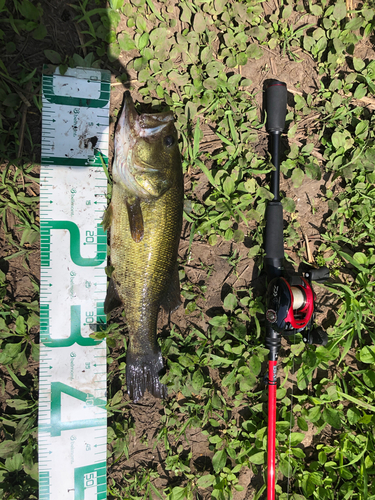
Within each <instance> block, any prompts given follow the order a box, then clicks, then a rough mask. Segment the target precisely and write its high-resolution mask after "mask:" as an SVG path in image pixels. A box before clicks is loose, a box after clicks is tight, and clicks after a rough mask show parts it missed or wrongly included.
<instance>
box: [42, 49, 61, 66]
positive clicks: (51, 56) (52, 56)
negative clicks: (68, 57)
mask: <svg viewBox="0 0 375 500" xmlns="http://www.w3.org/2000/svg"><path fill="white" fill-rule="evenodd" d="M44 55H45V56H46V58H47V59H48V60H49V61H51V63H52V64H60V63H61V62H62V59H61V55H60V54H59V53H58V52H56V51H55V50H52V49H46V50H45V51H44Z"/></svg>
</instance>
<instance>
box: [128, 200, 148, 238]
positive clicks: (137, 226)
mask: <svg viewBox="0 0 375 500" xmlns="http://www.w3.org/2000/svg"><path fill="white" fill-rule="evenodd" d="M126 208H127V210H128V217H129V225H130V232H131V235H132V238H133V240H134V241H135V242H136V243H139V242H140V241H142V238H143V234H144V226H143V215H142V209H141V202H140V200H139V198H134V200H132V201H131V202H130V200H128V199H127V200H126Z"/></svg>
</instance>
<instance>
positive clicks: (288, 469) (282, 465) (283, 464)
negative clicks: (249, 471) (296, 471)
mask: <svg viewBox="0 0 375 500" xmlns="http://www.w3.org/2000/svg"><path fill="white" fill-rule="evenodd" d="M249 460H250V459H249ZM279 469H280V471H281V473H282V474H284V476H286V477H291V476H292V474H293V467H292V464H291V463H290V462H289V461H288V460H285V459H282V460H280V462H279Z"/></svg>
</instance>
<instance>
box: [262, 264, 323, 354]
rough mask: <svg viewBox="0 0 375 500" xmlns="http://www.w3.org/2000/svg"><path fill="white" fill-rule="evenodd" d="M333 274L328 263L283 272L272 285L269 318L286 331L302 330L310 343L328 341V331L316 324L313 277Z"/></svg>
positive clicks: (319, 279)
mask: <svg viewBox="0 0 375 500" xmlns="http://www.w3.org/2000/svg"><path fill="white" fill-rule="evenodd" d="M328 278H329V270H328V268H327V267H321V268H319V269H311V270H309V271H308V272H306V273H305V274H304V277H300V276H279V277H277V278H274V279H273V280H272V281H271V282H270V283H269V285H268V290H267V309H266V322H267V324H268V326H270V327H271V328H272V329H273V330H274V331H276V332H278V333H280V334H282V335H285V336H286V335H293V334H295V333H302V335H303V341H304V342H306V343H307V344H319V345H326V344H327V341H328V338H327V334H326V332H325V331H324V330H323V329H322V328H320V327H317V328H313V322H314V309H315V307H314V305H315V301H316V295H315V293H314V290H313V288H312V285H311V281H316V282H320V283H323V282H324V281H326V280H327V279H328Z"/></svg>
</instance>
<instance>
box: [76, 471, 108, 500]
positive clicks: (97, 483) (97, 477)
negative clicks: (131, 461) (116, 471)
mask: <svg viewBox="0 0 375 500" xmlns="http://www.w3.org/2000/svg"><path fill="white" fill-rule="evenodd" d="M106 472H107V471H106V463H105V462H101V463H98V464H92V465H86V466H85V467H77V468H75V469H74V500H82V498H85V490H88V489H90V488H96V493H97V496H96V498H97V500H105V498H106V497H107V478H106Z"/></svg>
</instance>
